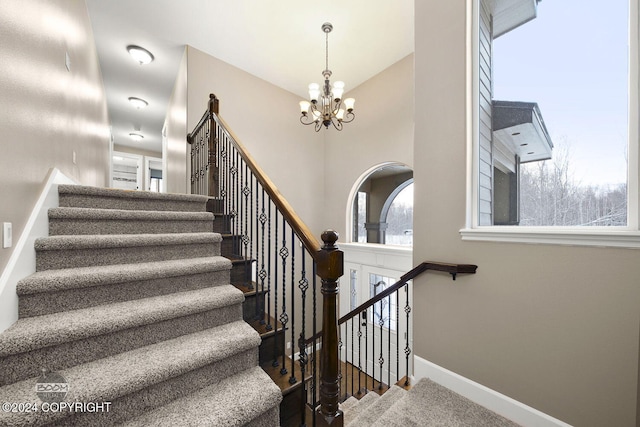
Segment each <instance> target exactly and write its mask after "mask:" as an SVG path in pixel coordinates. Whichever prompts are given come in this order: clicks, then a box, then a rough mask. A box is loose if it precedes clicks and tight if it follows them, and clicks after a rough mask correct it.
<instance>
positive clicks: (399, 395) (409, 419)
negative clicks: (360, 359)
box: [340, 379, 517, 427]
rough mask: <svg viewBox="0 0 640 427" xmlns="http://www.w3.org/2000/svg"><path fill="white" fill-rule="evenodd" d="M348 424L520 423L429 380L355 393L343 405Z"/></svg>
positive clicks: (497, 426) (463, 426)
mask: <svg viewBox="0 0 640 427" xmlns="http://www.w3.org/2000/svg"><path fill="white" fill-rule="evenodd" d="M340 409H342V411H343V413H344V425H345V427H370V426H380V427H407V426H420V427H423V426H443V427H445V426H446V427H469V426H474V427H480V426H484V427H516V426H517V424H515V423H513V422H512V421H509V420H508V419H506V418H504V417H502V416H500V415H498V414H496V413H495V412H492V411H490V410H488V409H486V408H484V407H482V406H480V405H478V404H477V403H474V402H472V401H470V400H469V399H466V398H465V397H463V396H460V395H459V394H457V393H454V392H453V391H451V390H449V389H447V388H445V387H442V386H441V385H439V384H437V383H435V382H433V381H431V380H429V379H422V380H420V381H418V383H416V384H415V385H414V386H413V387H412V388H411V389H410V390H408V391H407V390H405V389H403V388H400V387H398V386H397V385H393V386H391V387H390V388H389V389H388V390H387V391H386V392H385V393H384V394H382V395H381V396H380V395H378V394H376V393H375V392H369V393H367V394H365V395H364V396H363V397H362V398H361V399H360V400H358V399H356V398H355V397H353V396H351V397H349V398H348V399H347V400H345V401H344V402H343V403H342V404H340Z"/></svg>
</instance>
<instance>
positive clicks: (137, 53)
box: [127, 45, 154, 65]
mask: <svg viewBox="0 0 640 427" xmlns="http://www.w3.org/2000/svg"><path fill="white" fill-rule="evenodd" d="M127 52H129V55H131V57H132V58H133V59H135V60H136V61H138V62H139V63H140V65H144V64H148V63H150V62H151V61H153V59H154V58H153V54H152V53H151V52H149V51H148V50H147V49H145V48H143V47H140V46H136V45H129V46H127Z"/></svg>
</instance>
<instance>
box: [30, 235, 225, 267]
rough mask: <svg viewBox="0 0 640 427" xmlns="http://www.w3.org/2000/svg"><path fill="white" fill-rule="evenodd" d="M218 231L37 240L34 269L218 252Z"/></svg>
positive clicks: (162, 259) (219, 238) (196, 256)
mask: <svg viewBox="0 0 640 427" xmlns="http://www.w3.org/2000/svg"><path fill="white" fill-rule="evenodd" d="M221 242H222V236H221V235H220V234H217V233H212V232H205V233H164V234H104V235H68V236H51V237H44V238H40V239H36V241H35V244H34V247H35V249H36V271H44V270H59V269H63V268H76V267H89V266H98V265H113V264H138V263H142V262H153V261H165V260H170V259H188V258H201V257H206V256H213V255H220V244H221Z"/></svg>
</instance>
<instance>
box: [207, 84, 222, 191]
mask: <svg viewBox="0 0 640 427" xmlns="http://www.w3.org/2000/svg"><path fill="white" fill-rule="evenodd" d="M218 113H220V100H219V99H218V98H216V96H215V95H214V94H213V93H211V94H209V144H208V145H209V146H208V147H207V148H208V151H209V156H208V159H207V161H208V171H209V174H208V177H207V180H208V188H209V191H208V193H209V194H207V195H208V196H212V197H218V195H219V194H220V188H219V186H220V179H219V175H220V166H219V165H218V159H217V158H216V156H217V153H218V138H217V133H218V132H217V131H216V121H215V120H214V119H213V115H214V114H215V115H218Z"/></svg>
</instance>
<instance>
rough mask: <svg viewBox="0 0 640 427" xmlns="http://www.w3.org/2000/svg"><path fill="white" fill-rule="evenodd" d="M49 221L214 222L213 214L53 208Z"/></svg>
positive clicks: (50, 210)
mask: <svg viewBox="0 0 640 427" xmlns="http://www.w3.org/2000/svg"><path fill="white" fill-rule="evenodd" d="M48 212H49V219H99V220H103V221H107V220H147V221H206V220H213V218H214V217H213V214H212V213H211V212H184V211H144V210H127V209H96V208H51V209H49V211H48Z"/></svg>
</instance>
